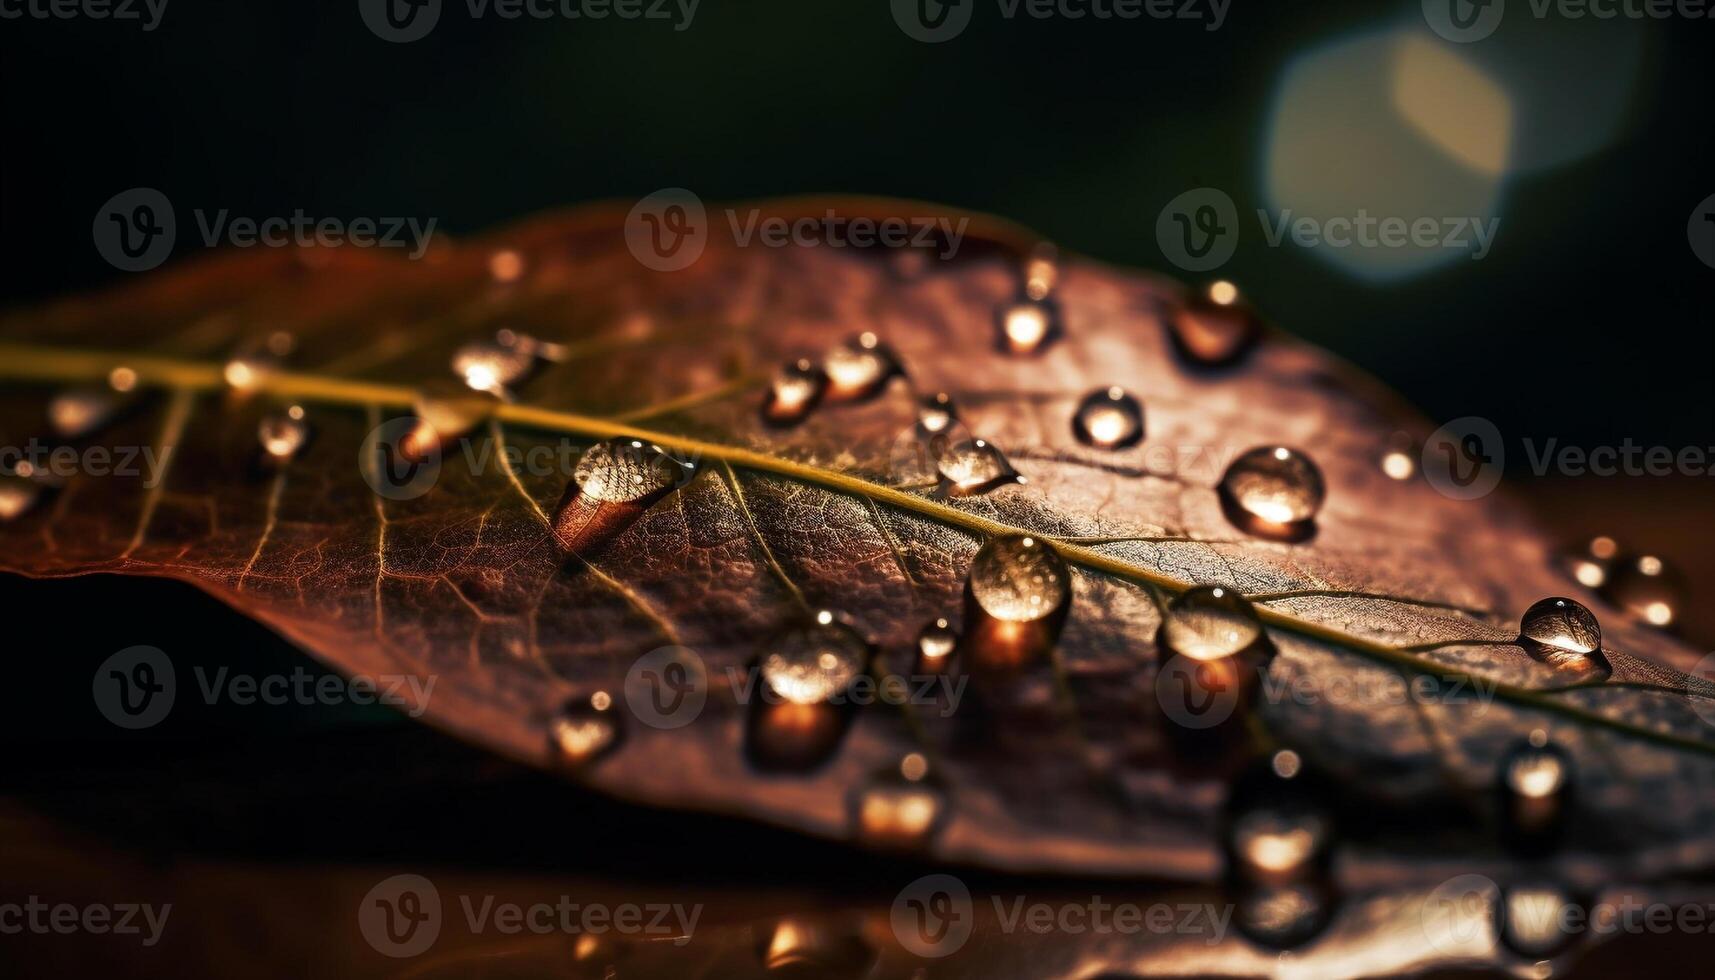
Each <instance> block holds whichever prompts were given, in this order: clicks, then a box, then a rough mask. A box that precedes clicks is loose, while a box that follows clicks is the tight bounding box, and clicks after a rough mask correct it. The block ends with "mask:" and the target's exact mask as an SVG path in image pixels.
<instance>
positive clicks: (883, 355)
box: [822, 332, 902, 401]
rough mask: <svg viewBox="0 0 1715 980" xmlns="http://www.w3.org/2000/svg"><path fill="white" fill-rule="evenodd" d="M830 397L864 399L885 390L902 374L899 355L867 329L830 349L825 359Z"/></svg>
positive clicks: (823, 362)
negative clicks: (888, 384)
mask: <svg viewBox="0 0 1715 980" xmlns="http://www.w3.org/2000/svg"><path fill="white" fill-rule="evenodd" d="M822 370H823V371H824V372H825V373H826V374H827V376H828V391H827V397H828V399H829V400H830V401H862V400H864V399H868V398H873V397H875V396H876V395H879V394H881V392H882V390H883V389H884V388H886V387H887V383H888V382H889V381H891V380H892V379H893V378H894V377H896V376H897V375H899V374H901V373H902V371H901V369H900V366H899V358H898V357H896V356H894V353H893V350H892V348H890V347H888V346H887V345H886V344H884V343H882V342H881V339H880V338H878V337H877V336H876V335H875V334H873V333H869V332H865V333H861V334H858V335H857V336H856V337H853V338H852V339H851V340H849V341H847V342H845V343H844V344H841V345H840V346H838V347H836V348H834V349H833V350H831V351H829V352H828V354H827V356H826V357H824V358H823V359H822Z"/></svg>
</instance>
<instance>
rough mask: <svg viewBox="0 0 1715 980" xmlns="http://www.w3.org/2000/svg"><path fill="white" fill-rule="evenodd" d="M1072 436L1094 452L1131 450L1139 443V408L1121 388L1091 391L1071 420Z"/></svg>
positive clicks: (1139, 403) (1140, 410) (1140, 426)
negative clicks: (1092, 448)
mask: <svg viewBox="0 0 1715 980" xmlns="http://www.w3.org/2000/svg"><path fill="white" fill-rule="evenodd" d="M1072 432H1073V433H1074V434H1075V435H1077V437H1078V439H1079V440H1080V441H1082V442H1083V443H1084V444H1085V445H1090V446H1095V447H1096V448H1098V449H1124V448H1126V447H1127V446H1135V445H1137V443H1138V442H1139V441H1140V440H1142V439H1143V404H1142V403H1141V402H1139V401H1138V400H1137V399H1136V398H1135V397H1134V396H1132V395H1131V394H1129V393H1128V392H1127V391H1126V390H1125V389H1124V388H1118V387H1115V388H1101V389H1098V390H1096V391H1092V392H1090V393H1089V394H1088V395H1085V396H1084V400H1083V401H1082V402H1080V403H1079V404H1078V411H1077V414H1075V415H1073V416H1072Z"/></svg>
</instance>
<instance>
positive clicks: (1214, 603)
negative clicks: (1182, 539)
mask: <svg viewBox="0 0 1715 980" xmlns="http://www.w3.org/2000/svg"><path fill="white" fill-rule="evenodd" d="M1262 638H1263V629H1262V620H1261V619H1259V618H1258V617H1257V612H1256V607H1255V606H1252V605H1251V604H1250V600H1248V599H1246V598H1245V597H1244V596H1242V595H1239V594H1238V593H1237V592H1234V591H1233V590H1232V589H1229V588H1225V587H1223V586H1218V585H1201V586H1198V587H1196V588H1194V589H1189V590H1187V591H1186V592H1185V593H1184V594H1183V595H1180V596H1178V597H1177V598H1175V599H1174V600H1173V601H1172V602H1171V603H1169V604H1168V606H1167V612H1166V613H1165V614H1164V615H1163V616H1162V617H1161V634H1160V636H1159V638H1158V639H1159V642H1160V644H1161V646H1163V647H1165V648H1166V649H1167V650H1168V651H1170V652H1171V653H1175V654H1179V655H1180V656H1185V657H1190V658H1191V659H1192V660H1219V659H1221V658H1223V657H1231V656H1235V655H1237V654H1239V653H1243V652H1245V651H1247V650H1250V649H1251V648H1252V647H1254V646H1256V645H1257V643H1258V641H1260V640H1261V639H1262Z"/></svg>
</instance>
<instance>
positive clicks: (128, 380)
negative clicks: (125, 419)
mask: <svg viewBox="0 0 1715 980" xmlns="http://www.w3.org/2000/svg"><path fill="white" fill-rule="evenodd" d="M107 387H109V388H112V389H113V390H114V391H117V392H119V393H120V394H125V393H127V392H129V391H131V390H132V389H134V388H136V387H137V372H136V371H135V370H133V369H131V368H129V367H126V366H125V365H123V364H121V365H119V366H118V367H116V368H114V369H113V370H112V371H109V372H108V373H107Z"/></svg>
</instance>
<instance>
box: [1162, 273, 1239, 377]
mask: <svg viewBox="0 0 1715 980" xmlns="http://www.w3.org/2000/svg"><path fill="white" fill-rule="evenodd" d="M1169 327H1170V329H1169V331H1168V332H1169V334H1170V336H1171V337H1172V338H1173V346H1174V348H1175V349H1176V350H1178V351H1179V353H1180V355H1181V356H1182V357H1184V358H1185V359H1186V360H1188V361H1190V362H1191V363H1193V364H1196V365H1198V366H1201V367H1222V366H1225V365H1229V364H1233V363H1236V362H1237V361H1239V360H1241V359H1242V358H1243V357H1244V356H1245V355H1246V354H1248V353H1250V350H1251V348H1253V347H1255V346H1256V342H1257V339H1258V338H1260V337H1261V336H1262V320H1261V319H1260V318H1259V317H1258V316H1257V315H1256V313H1255V311H1253V310H1252V309H1251V308H1250V306H1249V305H1248V304H1246V303H1245V302H1244V301H1243V300H1242V299H1241V298H1240V297H1239V290H1238V287H1236V286H1234V285H1233V284H1232V283H1230V282H1227V281H1226V280H1224V279H1223V280H1218V281H1216V282H1212V283H1210V284H1209V285H1208V286H1207V287H1206V288H1204V289H1202V290H1199V291H1197V292H1196V293H1193V294H1192V295H1191V296H1190V298H1188V299H1187V300H1186V301H1185V302H1184V303H1183V304H1182V305H1180V306H1179V307H1178V308H1177V309H1175V310H1174V312H1173V316H1172V319H1171V321H1170V323H1169Z"/></svg>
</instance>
